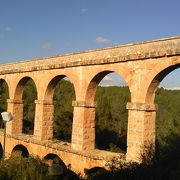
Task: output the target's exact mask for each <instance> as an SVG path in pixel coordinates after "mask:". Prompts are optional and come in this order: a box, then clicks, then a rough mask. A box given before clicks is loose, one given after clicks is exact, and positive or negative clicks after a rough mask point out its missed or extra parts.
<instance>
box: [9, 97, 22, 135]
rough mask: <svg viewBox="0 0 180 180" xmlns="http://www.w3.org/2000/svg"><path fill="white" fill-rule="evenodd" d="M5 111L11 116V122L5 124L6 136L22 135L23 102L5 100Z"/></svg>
mask: <svg viewBox="0 0 180 180" xmlns="http://www.w3.org/2000/svg"><path fill="white" fill-rule="evenodd" d="M7 105H8V107H7V111H8V112H11V113H12V115H13V120H12V121H10V122H8V123H7V124H6V132H7V133H8V134H11V135H13V134H19V133H22V127H23V101H19V100H14V99H7Z"/></svg>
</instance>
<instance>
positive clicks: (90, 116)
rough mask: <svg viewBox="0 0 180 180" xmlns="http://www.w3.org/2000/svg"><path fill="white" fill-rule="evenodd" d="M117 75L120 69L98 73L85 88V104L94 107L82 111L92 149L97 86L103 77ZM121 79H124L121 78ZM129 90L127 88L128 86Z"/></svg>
mask: <svg viewBox="0 0 180 180" xmlns="http://www.w3.org/2000/svg"><path fill="white" fill-rule="evenodd" d="M115 70H116V69H115ZM113 72H114V73H117V74H118V75H119V76H120V72H121V69H120V70H119V71H118V72H117V71H113V68H111V70H104V71H101V72H98V73H97V74H96V75H95V76H94V77H93V78H92V79H91V80H90V82H89V84H88V87H87V91H86V96H85V102H87V103H89V104H90V105H94V107H93V106H92V107H90V108H86V109H85V110H84V119H86V124H87V126H88V127H89V130H87V131H89V133H88V132H87V134H89V136H90V135H91V136H92V137H89V138H91V142H92V143H94V145H93V144H92V147H93V148H94V147H95V134H96V133H95V114H96V106H97V102H95V95H96V91H97V87H98V85H99V83H100V82H101V81H102V80H103V78H104V77H105V76H107V75H108V74H110V73H113ZM122 74H123V75H125V73H124V71H123V73H122ZM121 77H122V78H123V79H124V77H123V76H121ZM128 88H129V86H128Z"/></svg>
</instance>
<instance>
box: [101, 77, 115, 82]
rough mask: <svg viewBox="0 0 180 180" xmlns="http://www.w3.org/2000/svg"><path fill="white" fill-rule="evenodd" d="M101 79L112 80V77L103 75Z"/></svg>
mask: <svg viewBox="0 0 180 180" xmlns="http://www.w3.org/2000/svg"><path fill="white" fill-rule="evenodd" d="M103 81H113V79H112V78H111V77H109V76H105V77H104V78H103Z"/></svg>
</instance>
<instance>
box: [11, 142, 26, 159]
mask: <svg viewBox="0 0 180 180" xmlns="http://www.w3.org/2000/svg"><path fill="white" fill-rule="evenodd" d="M11 156H12V157H15V156H22V157H28V156H29V151H28V149H27V148H26V147H25V146H24V145H22V144H18V145H16V146H15V147H14V148H13V150H12V152H11Z"/></svg>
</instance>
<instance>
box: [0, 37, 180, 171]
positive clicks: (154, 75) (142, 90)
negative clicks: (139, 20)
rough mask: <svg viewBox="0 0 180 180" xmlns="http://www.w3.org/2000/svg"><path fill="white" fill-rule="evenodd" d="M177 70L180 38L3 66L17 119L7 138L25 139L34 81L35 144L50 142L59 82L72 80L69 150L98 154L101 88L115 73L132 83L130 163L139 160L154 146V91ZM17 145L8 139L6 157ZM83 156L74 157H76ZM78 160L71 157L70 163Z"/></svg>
mask: <svg viewBox="0 0 180 180" xmlns="http://www.w3.org/2000/svg"><path fill="white" fill-rule="evenodd" d="M178 67H180V36H177V37H172V38H166V39H159V40H154V41H146V42H141V43H134V44H128V45H122V46H115V47H110V48H105V49H98V50H92V51H85V52H79V53H74V54H67V55H62V56H55V57H47V58H41V59H34V60H30V61H22V62H18V63H11V64H5V65H0V83H2V82H4V81H5V82H6V83H7V85H8V89H9V99H8V100H7V102H8V111H10V112H12V113H13V116H14V120H13V121H12V122H9V123H8V124H7V133H8V134H9V135H16V134H20V133H22V114H23V102H22V93H23V89H24V86H25V84H26V82H27V81H28V80H29V79H30V78H31V79H32V80H33V81H34V83H35V85H36V88H37V100H36V102H35V103H36V113H35V128H34V134H33V139H36V140H37V141H44V140H48V139H51V138H52V117H53V102H52V101H53V100H52V98H53V93H54V89H55V86H56V84H57V82H58V81H59V80H61V79H62V78H64V77H68V78H69V79H70V81H71V82H72V84H73V85H74V89H75V95H76V99H75V100H74V101H73V102H72V105H73V108H74V113H73V130H72V142H71V145H70V146H71V148H72V149H73V150H74V151H76V152H78V153H80V154H81V153H82V152H85V151H89V150H92V151H93V150H94V147H95V143H94V142H95V122H94V120H95V107H96V103H95V102H94V96H95V92H96V88H97V86H98V84H99V83H100V81H101V80H102V79H103V77H105V76H106V75H107V74H109V73H111V72H116V73H118V74H120V75H121V76H122V77H123V78H124V80H125V81H126V82H127V84H128V86H129V89H130V93H131V102H129V103H128V104H127V109H128V134H127V154H126V158H127V159H128V160H138V159H139V154H140V152H141V151H142V150H143V147H144V146H145V144H146V143H147V142H149V143H154V142H155V119H156V118H155V116H156V110H157V106H156V105H155V104H154V95H155V91H156V89H157V87H158V85H159V83H160V82H161V81H162V79H163V78H164V77H165V76H166V75H167V74H168V73H170V72H171V71H173V70H174V69H176V68H178ZM15 141H16V140H15V139H13V138H10V139H9V146H8V148H6V150H7V152H6V153H7V154H10V151H11V149H12V146H14V145H15V144H13V142H15ZM16 142H17V141H16ZM30 147H31V149H32V153H33V152H34V154H36V153H37V152H38V153H39V152H40V151H41V148H40V147H37V146H35V145H33V144H31V145H30ZM38 148H39V149H38ZM37 149H38V150H37ZM78 153H74V157H77V154H78ZM72 154H73V153H72ZM74 157H73V155H72V157H71V158H74ZM64 158H66V156H64ZM64 161H65V159H64ZM81 163H82V164H83V160H82V162H81ZM83 165H84V166H86V167H87V166H89V167H92V166H95V163H92V164H91V162H90V161H89V162H88V165H87V164H86V165H85V164H83ZM72 166H73V165H72ZM74 168H76V165H74Z"/></svg>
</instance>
